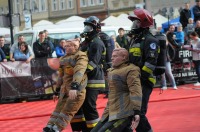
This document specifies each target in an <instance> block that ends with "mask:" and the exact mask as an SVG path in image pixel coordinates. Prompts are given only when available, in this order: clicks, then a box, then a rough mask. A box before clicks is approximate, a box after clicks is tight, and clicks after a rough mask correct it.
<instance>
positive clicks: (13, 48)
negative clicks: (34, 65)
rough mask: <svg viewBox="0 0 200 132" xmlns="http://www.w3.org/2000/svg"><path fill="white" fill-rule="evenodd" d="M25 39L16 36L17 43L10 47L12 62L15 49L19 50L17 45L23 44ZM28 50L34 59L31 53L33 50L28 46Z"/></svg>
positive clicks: (21, 36)
mask: <svg viewBox="0 0 200 132" xmlns="http://www.w3.org/2000/svg"><path fill="white" fill-rule="evenodd" d="M24 40H25V38H24V36H23V35H19V36H18V43H15V44H13V45H12V47H11V48H10V60H11V61H12V60H13V59H14V58H13V54H14V51H16V50H17V49H19V45H20V44H21V43H22V42H24ZM28 50H29V52H30V54H31V55H33V58H34V53H33V50H32V48H31V47H30V46H29V45H28Z"/></svg>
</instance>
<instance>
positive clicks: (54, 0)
mask: <svg viewBox="0 0 200 132" xmlns="http://www.w3.org/2000/svg"><path fill="white" fill-rule="evenodd" d="M57 10H58V7H57V0H52V11H57Z"/></svg>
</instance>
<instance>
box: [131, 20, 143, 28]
mask: <svg viewBox="0 0 200 132" xmlns="http://www.w3.org/2000/svg"><path fill="white" fill-rule="evenodd" d="M140 26H141V22H140V21H139V20H135V21H133V24H132V26H131V29H138V28H140Z"/></svg>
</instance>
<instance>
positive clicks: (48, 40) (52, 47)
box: [43, 30, 54, 53]
mask: <svg viewBox="0 0 200 132" xmlns="http://www.w3.org/2000/svg"><path fill="white" fill-rule="evenodd" d="M43 32H44V33H45V41H47V43H49V46H50V47H51V53H53V52H54V44H53V42H52V41H51V38H50V37H49V36H48V35H49V32H48V31H47V30H44V31H43Z"/></svg>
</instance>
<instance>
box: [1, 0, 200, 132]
mask: <svg viewBox="0 0 200 132" xmlns="http://www.w3.org/2000/svg"><path fill="white" fill-rule="evenodd" d="M196 2H197V5H196V6H195V8H194V9H193V10H194V11H193V12H194V17H195V18H194V21H193V19H192V18H191V12H190V10H189V3H185V9H183V11H182V12H181V13H180V15H181V16H180V23H181V24H179V25H178V27H177V32H175V28H176V27H175V25H170V26H169V30H168V31H167V32H166V34H165V35H166V40H165V41H166V47H167V48H166V52H165V56H166V60H165V73H163V74H162V75H161V77H162V84H161V85H162V89H163V90H165V89H167V83H166V77H165V74H166V75H167V77H168V78H169V81H170V83H171V86H172V88H173V89H175V90H177V89H178V88H177V86H176V82H175V79H174V77H173V74H172V71H171V63H170V62H171V61H172V60H173V59H174V57H175V55H176V51H177V50H178V49H179V48H181V47H182V48H184V45H185V44H187V45H190V46H189V48H187V49H189V50H192V52H193V61H194V63H195V66H196V73H197V76H198V82H197V84H195V86H199V85H200V58H199V53H200V39H199V37H198V36H199V35H198V34H199V33H200V17H197V16H198V13H199V16H200V1H199V0H196ZM195 10H199V11H198V12H195ZM133 13H134V15H129V17H128V18H127V19H129V20H130V21H132V23H133V25H132V27H131V29H130V32H129V33H128V34H126V33H125V30H124V29H123V28H119V30H118V33H119V35H118V36H114V35H113V36H107V35H106V34H105V33H103V32H102V31H101V24H100V20H99V18H97V17H96V16H90V17H88V18H87V19H86V20H85V22H84V24H83V26H84V30H83V33H81V35H80V37H82V38H84V40H83V41H81V39H80V37H79V36H75V37H74V38H71V39H68V40H65V39H64V38H63V39H60V41H59V44H58V46H57V47H54V44H53V42H52V41H51V39H50V38H49V37H48V31H47V30H44V31H40V32H39V35H38V36H39V39H38V40H37V41H36V42H34V44H33V48H31V47H30V46H29V45H28V44H27V43H26V42H25V38H24V36H22V35H20V36H18V43H16V44H13V45H12V46H11V47H10V49H9V47H5V46H4V42H5V38H4V37H3V36H0V46H1V48H0V55H1V56H0V61H4V62H5V61H8V60H10V61H13V62H14V61H25V62H26V63H30V61H31V60H32V59H33V58H49V57H52V53H53V52H54V51H55V52H56V55H57V57H58V58H59V65H60V66H59V69H58V79H57V81H56V89H55V92H54V95H53V100H54V101H55V100H58V102H57V105H56V107H55V109H54V111H53V112H52V114H51V116H50V119H49V120H48V122H47V124H46V126H44V128H43V132H61V131H62V130H64V129H65V128H66V126H67V125H69V124H70V125H71V129H72V131H73V132H81V131H82V132H105V131H111V132H123V131H125V132H132V131H133V130H136V131H137V132H153V128H152V126H151V125H150V123H149V121H148V118H147V116H146V113H147V110H148V102H149V98H150V95H151V93H152V90H153V87H154V85H155V83H156V76H155V74H154V73H155V69H156V66H157V61H158V56H159V53H160V46H159V41H158V40H157V39H156V38H155V37H154V35H153V34H152V33H151V31H150V27H152V26H153V24H154V20H153V17H152V16H151V14H150V13H149V11H147V10H145V9H135V10H134V11H133ZM195 13H196V14H195ZM194 22H195V24H194ZM185 34H187V35H185ZM108 47H111V48H112V49H111V50H112V51H110V49H109V50H108ZM108 55H109V56H108ZM106 84H107V85H106ZM105 87H108V93H107V94H108V103H107V105H106V108H105V110H104V113H103V116H102V118H101V119H100V117H99V114H98V111H97V108H96V105H97V104H96V101H97V98H98V94H99V93H100V92H101V91H102V89H104V88H105Z"/></svg>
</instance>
